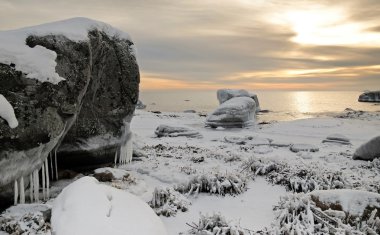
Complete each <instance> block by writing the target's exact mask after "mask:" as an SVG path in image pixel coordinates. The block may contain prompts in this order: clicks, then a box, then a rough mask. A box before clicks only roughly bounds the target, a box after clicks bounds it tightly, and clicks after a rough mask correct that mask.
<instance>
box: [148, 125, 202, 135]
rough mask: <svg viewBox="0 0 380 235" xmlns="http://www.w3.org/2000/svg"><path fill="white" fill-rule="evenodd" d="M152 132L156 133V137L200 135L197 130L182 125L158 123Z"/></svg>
mask: <svg viewBox="0 0 380 235" xmlns="http://www.w3.org/2000/svg"><path fill="white" fill-rule="evenodd" d="M154 133H155V134H156V135H157V137H178V136H186V137H196V138H198V137H202V135H201V134H200V133H199V132H198V131H196V130H194V129H191V128H188V127H182V126H168V125H159V126H158V127H157V128H156V130H155V131H154Z"/></svg>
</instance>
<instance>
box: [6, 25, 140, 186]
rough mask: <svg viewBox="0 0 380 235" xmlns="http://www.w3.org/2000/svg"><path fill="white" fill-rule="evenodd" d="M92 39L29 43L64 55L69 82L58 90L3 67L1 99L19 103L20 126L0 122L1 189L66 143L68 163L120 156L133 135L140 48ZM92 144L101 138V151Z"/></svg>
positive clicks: (60, 68)
mask: <svg viewBox="0 0 380 235" xmlns="http://www.w3.org/2000/svg"><path fill="white" fill-rule="evenodd" d="M88 38H89V40H88V41H80V42H76V41H71V40H70V39H68V38H66V37H65V36H62V35H47V36H29V37H28V38H27V40H26V43H27V45H28V46H30V47H34V46H37V45H39V46H43V47H45V48H48V49H50V50H52V51H54V52H56V53H57V59H56V62H57V66H56V72H57V73H58V74H59V75H60V76H61V77H63V78H65V79H66V80H65V81H62V82H60V83H59V84H57V85H54V84H51V83H48V82H44V83H41V82H39V81H37V80H34V79H29V78H26V74H23V73H21V72H19V71H16V70H15V69H14V66H12V65H6V64H0V84H1V86H0V94H2V95H3V96H4V97H5V98H6V99H7V100H8V101H9V102H10V103H11V104H12V106H13V107H14V110H15V114H16V117H17V119H18V121H19V126H18V127H17V128H15V129H10V128H9V126H8V125H7V123H6V122H5V121H4V120H2V119H1V118H0V189H2V188H4V187H6V186H7V185H9V184H10V183H12V182H13V181H15V180H17V179H18V178H20V177H21V176H24V177H27V176H29V175H30V174H31V173H32V172H33V171H34V170H36V169H39V168H40V167H41V166H42V164H43V163H44V161H45V160H46V158H47V157H48V154H49V153H50V152H52V150H53V149H55V148H57V146H59V145H60V144H61V143H62V145H61V146H62V148H61V149H60V150H58V152H59V153H62V154H61V155H62V157H64V155H65V153H71V152H74V153H75V152H78V151H80V153H81V154H79V155H77V156H78V157H83V156H86V155H91V154H92V153H94V152H96V151H97V149H98V148H102V149H104V148H105V147H109V146H111V147H109V148H108V149H107V151H110V152H112V154H113V155H114V154H115V151H116V149H118V147H119V145H120V144H121V143H122V142H123V141H124V139H125V138H124V139H123V138H121V137H124V136H127V135H128V134H129V133H127V132H129V128H124V126H125V125H126V124H127V123H128V122H130V121H131V118H132V115H133V112H134V108H135V104H136V102H137V100H138V85H139V77H140V76H139V69H138V65H137V63H136V58H135V56H134V55H133V53H132V45H133V43H132V42H130V41H129V40H127V39H119V38H116V37H110V36H108V35H107V34H105V33H103V32H101V31H98V30H96V29H94V30H92V31H90V32H89V33H88ZM92 138H97V140H101V141H98V142H100V143H101V146H92V147H89V146H88V142H91V141H89V139H92ZM120 139H121V140H120ZM111 143H112V144H111ZM83 145H85V148H83ZM58 157H60V156H58ZM59 161H60V160H59ZM59 161H58V162H59Z"/></svg>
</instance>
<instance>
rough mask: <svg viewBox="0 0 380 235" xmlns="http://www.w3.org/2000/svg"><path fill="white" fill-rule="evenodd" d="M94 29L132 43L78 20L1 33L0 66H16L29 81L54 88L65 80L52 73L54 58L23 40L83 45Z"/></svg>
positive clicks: (121, 34)
mask: <svg viewBox="0 0 380 235" xmlns="http://www.w3.org/2000/svg"><path fill="white" fill-rule="evenodd" d="M93 29H98V30H100V31H103V32H105V33H106V34H108V35H109V36H111V37H113V36H116V37H118V38H122V39H126V40H129V41H131V42H132V40H131V38H130V36H129V35H128V34H127V33H125V32H123V31H121V30H118V29H116V28H114V27H112V26H111V25H109V24H106V23H103V22H100V21H96V20H91V19H88V18H83V17H77V18H71V19H67V20H62V21H56V22H52V23H47V24H41V25H37V26H31V27H25V28H21V29H17V30H8V31H0V63H3V64H15V66H16V67H15V68H16V70H18V71H21V72H23V73H26V74H27V77H28V78H34V79H37V80H38V81H40V82H51V83H53V84H57V83H59V82H60V81H62V80H64V78H62V77H60V76H59V75H58V74H57V73H56V71H55V67H56V65H57V63H56V61H55V60H56V58H57V54H56V53H55V52H54V51H51V50H48V49H46V48H45V47H41V46H36V47H34V48H30V47H29V46H27V45H26V43H25V40H26V38H27V37H28V36H30V35H36V36H45V35H64V36H66V37H67V38H69V39H70V40H73V41H83V40H88V37H87V35H88V31H91V30H93ZM132 49H134V47H132ZM133 53H134V52H133Z"/></svg>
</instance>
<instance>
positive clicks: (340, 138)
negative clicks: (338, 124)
mask: <svg viewBox="0 0 380 235" xmlns="http://www.w3.org/2000/svg"><path fill="white" fill-rule="evenodd" d="M322 143H335V144H346V145H350V144H351V142H350V139H348V138H347V137H346V136H344V135H341V134H332V135H329V136H327V137H326V139H324V140H322Z"/></svg>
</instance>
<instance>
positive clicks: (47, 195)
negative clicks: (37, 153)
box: [45, 158, 50, 199]
mask: <svg viewBox="0 0 380 235" xmlns="http://www.w3.org/2000/svg"><path fill="white" fill-rule="evenodd" d="M45 170H46V174H45V176H46V198H47V199H49V198H50V189H49V188H50V179H49V162H48V159H47V158H46V160H45Z"/></svg>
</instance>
